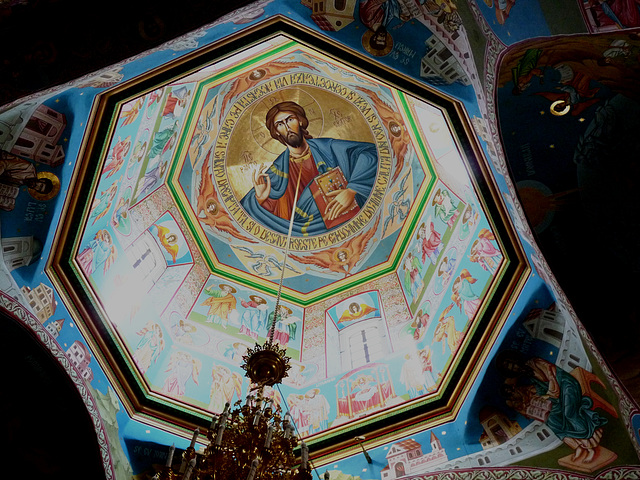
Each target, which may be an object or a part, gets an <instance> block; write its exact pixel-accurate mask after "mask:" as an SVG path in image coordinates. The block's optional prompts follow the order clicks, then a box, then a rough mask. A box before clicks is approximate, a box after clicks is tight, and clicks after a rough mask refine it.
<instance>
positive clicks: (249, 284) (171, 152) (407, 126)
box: [0, 0, 640, 480]
mask: <svg viewBox="0 0 640 480" xmlns="http://www.w3.org/2000/svg"><path fill="white" fill-rule="evenodd" d="M561 3H562V4H563V6H564V7H566V9H567V11H568V12H571V13H570V14H569V15H570V18H569V20H567V21H568V22H569V21H571V22H573V23H572V24H573V25H576V24H579V25H581V28H582V30H581V31H575V32H574V31H572V32H559V31H556V29H557V23H554V22H550V21H549V11H548V6H546V5H542V4H537V3H535V4H532V5H525V4H519V3H518V4H516V2H509V1H508V2H501V1H500V2H495V1H494V2H491V1H484V2H479V3H478V2H475V1H474V0H470V1H468V2H467V1H465V0H456V1H453V0H447V1H438V2H432V1H426V2H422V1H420V2H403V1H399V0H387V1H385V2H377V1H373V0H360V1H356V0H346V1H342V2H339V1H335V2H334V1H330V2H327V3H326V5H325V4H324V2H316V1H313V2H289V1H276V0H261V1H258V2H255V3H252V4H249V5H248V6H246V7H243V8H241V9H239V10H237V11H235V12H234V13H232V14H230V15H229V16H226V17H223V18H221V19H220V20H218V21H217V22H216V23H215V24H212V25H208V26H203V27H202V28H201V29H199V30H196V31H194V32H192V33H190V34H188V35H186V36H184V37H181V38H179V39H176V40H175V41H173V42H170V43H168V44H165V45H163V46H162V47H159V48H157V49H154V50H152V51H149V52H146V53H145V54H143V55H140V56H139V57H136V58H132V59H130V60H128V61H126V62H122V63H121V64H118V65H114V66H111V67H109V68H108V69H105V70H103V71H100V72H95V73H94V74H91V75H87V76H86V77H83V78H81V79H78V80H77V81H75V82H72V84H69V85H66V86H64V87H60V88H56V89H51V90H49V91H46V92H41V93H40V94H39V95H34V96H31V97H29V98H26V99H23V100H21V101H19V102H14V103H13V104H11V105H8V106H5V107H2V108H0V146H1V147H2V152H1V154H2V156H1V157H0V208H1V209H2V210H3V212H2V217H0V221H1V224H0V227H1V231H0V234H1V240H2V247H3V248H2V258H3V262H0V268H2V274H1V275H0V284H1V285H2V288H0V290H1V294H0V300H1V305H2V311H3V313H7V314H10V316H11V317H12V318H15V319H17V320H18V321H19V322H20V323H21V324H23V325H25V326H26V327H28V328H29V329H30V331H33V332H34V333H35V336H36V337H37V338H39V339H40V340H39V341H40V342H42V343H43V344H45V346H46V347H47V349H48V350H49V351H51V352H52V353H53V356H54V358H56V359H57V361H58V362H60V363H61V364H62V366H63V368H64V369H65V371H66V372H67V374H68V375H69V376H70V377H71V378H72V379H73V381H74V382H75V383H76V385H77V386H78V390H79V391H80V392H82V395H83V401H84V403H85V404H86V405H87V408H88V410H89V411H90V412H92V413H91V416H92V418H93V420H94V424H95V428H96V434H97V436H98V437H99V438H100V439H101V440H100V442H99V444H100V448H101V452H102V457H103V459H104V460H103V462H104V469H105V472H106V477H107V478H118V479H120V478H123V479H124V478H140V479H142V478H150V477H152V476H153V475H154V474H155V473H156V472H157V471H158V470H159V468H160V466H161V465H162V464H164V461H165V460H166V454H167V452H168V447H169V446H170V445H171V444H172V443H175V444H176V446H177V448H178V449H184V448H186V446H187V445H188V440H189V439H190V438H191V431H192V429H193V427H195V426H199V427H200V428H201V431H203V429H204V428H205V426H206V425H208V424H209V422H210V420H211V417H212V415H214V414H218V413H220V412H221V411H222V410H223V409H224V408H225V404H226V403H227V402H229V403H232V404H233V403H235V402H242V401H243V400H244V398H245V396H247V394H248V392H249V391H250V389H251V388H253V387H254V385H251V384H250V383H249V380H248V379H247V378H246V377H245V375H244V370H243V369H242V368H241V364H242V362H243V356H244V355H245V354H246V352H247V351H248V350H249V349H250V348H252V347H253V346H254V345H255V344H256V343H263V342H264V341H265V340H266V339H267V338H269V337H270V336H271V337H272V338H273V340H274V342H276V343H277V344H279V345H280V346H281V347H282V348H285V349H286V352H287V355H288V356H289V357H290V358H291V365H292V367H291V369H290V371H289V373H288V376H287V377H286V378H285V379H284V381H283V383H282V385H277V386H275V387H274V388H269V389H268V395H269V397H270V398H272V399H273V402H274V405H277V406H278V408H280V409H281V410H282V411H283V412H289V414H290V415H291V417H292V418H293V421H294V423H295V428H296V434H297V435H298V436H299V437H300V438H301V439H304V440H305V441H307V442H308V443H309V445H311V447H312V448H311V456H312V459H313V462H314V468H316V473H317V474H318V476H322V475H323V474H324V472H325V471H326V472H328V475H329V478H331V479H348V478H354V479H363V480H373V479H381V480H382V479H384V480H387V479H389V480H390V479H418V478H420V479H428V478H429V479H430V478H434V479H436V478H438V479H444V478H461V479H462V478H473V477H472V476H473V475H474V474H475V473H474V472H477V471H478V469H481V471H482V472H484V473H486V478H567V479H568V478H580V479H583V478H584V479H587V478H605V475H611V478H635V476H637V475H638V467H637V465H638V455H639V452H640V444H639V439H638V427H640V417H639V416H638V408H637V405H636V404H635V402H634V401H633V400H632V399H631V398H630V397H629V395H628V394H627V393H626V392H625V391H624V389H623V387H621V385H620V383H619V380H618V379H617V378H616V377H615V376H614V375H613V374H612V373H611V371H610V370H609V367H608V366H607V364H606V362H604V361H603V360H602V357H601V356H600V354H599V353H598V351H597V350H596V348H595V346H594V344H593V342H592V340H591V338H590V337H589V335H588V334H587V333H586V330H585V329H584V327H583V326H582V324H581V322H580V320H579V319H578V316H577V315H576V313H575V311H574V309H573V307H572V305H571V303H570V302H569V300H568V298H567V297H566V295H565V293H564V292H563V290H562V288H561V287H560V285H559V284H558V282H557V280H556V278H555V277H554V274H553V273H552V271H551V269H550V268H549V266H548V265H547V262H546V260H545V255H544V254H543V252H542V251H541V250H540V247H539V246H538V244H537V243H536V241H537V240H539V238H536V237H535V236H534V234H540V233H541V232H543V231H544V230H545V229H547V228H552V227H551V226H552V225H553V222H554V216H553V212H552V210H553V208H551V207H549V204H548V203H544V202H543V201H542V200H541V199H548V198H549V195H550V193H549V191H548V188H547V189H545V185H548V186H550V187H552V188H553V190H554V191H555V190H556V189H557V188H560V187H557V186H556V184H555V183H553V182H552V180H551V179H553V178H555V180H554V181H556V182H558V185H560V184H562V185H561V186H562V188H564V189H566V190H567V191H568V190H569V188H570V187H571V182H570V181H569V180H567V179H566V178H568V176H563V177H562V180H561V179H559V178H557V177H553V176H551V175H550V176H544V175H539V176H537V175H529V173H530V172H531V169H533V168H534V166H535V168H540V171H542V167H540V165H541V162H542V161H541V160H540V159H541V158H542V156H543V154H542V153H541V152H542V151H541V150H539V149H537V147H535V146H534V145H535V142H536V141H537V140H536V139H534V138H533V135H534V134H533V131H534V129H535V128H537V127H538V126H539V125H542V128H543V130H544V131H545V132H547V134H553V135H557V131H556V129H557V125H558V124H560V123H559V122H560V121H562V122H565V124H567V125H568V121H569V119H570V120H575V121H572V122H571V125H570V126H567V127H566V128H567V130H566V133H567V136H569V135H570V136H571V137H572V138H575V139H576V141H577V138H578V137H579V138H580V142H581V143H580V145H582V146H583V147H584V148H582V149H581V150H580V152H582V153H583V154H584V158H583V157H580V159H581V161H580V162H578V163H579V168H586V167H585V166H590V165H592V164H590V163H589V161H588V159H594V158H600V157H597V154H598V152H599V150H598V149H597V140H598V139H602V138H609V137H607V136H606V135H605V134H604V133H602V129H603V128H604V126H606V125H607V123H606V122H605V121H604V120H602V115H605V116H606V115H609V114H611V115H613V113H615V112H618V114H619V113H620V112H621V111H622V110H623V109H626V108H629V107H628V106H629V104H630V103H629V102H628V101H630V100H629V99H633V98H635V95H636V93H637V86H636V84H637V82H636V83H634V81H633V79H634V78H636V77H637V76H638V65H637V58H636V57H637V56H638V55H637V54H638V52H637V51H636V50H637V48H638V45H636V44H637V43H638V37H637V33H635V32H634V31H629V30H628V29H629V28H632V27H637V26H640V25H638V22H637V21H636V20H637V19H636V15H635V14H634V13H633V12H635V11H636V10H637V8H635V7H636V6H635V5H633V6H629V7H628V8H627V7H623V6H621V5H619V4H618V3H615V2H605V3H600V4H591V3H584V2H570V1H563V2H561ZM636 13H637V12H636ZM620 32H625V33H624V35H623V34H622V33H620ZM561 33H573V34H574V35H572V36H562V37H560V38H562V39H563V41H564V42H565V43H563V44H562V45H563V46H559V45H558V44H556V43H554V42H555V39H556V38H558V37H557V35H559V34H561ZM552 35H555V36H552ZM538 37H546V39H545V40H540V39H539V38H538ZM223 39H224V40H223ZM156 67H162V68H158V69H157V70H154V69H155V68H156ZM605 74H606V75H605ZM633 105H636V104H635V103H633ZM596 108H598V110H596ZM525 109H527V113H528V114H529V117H531V115H533V113H532V112H536V115H537V117H536V119H538V117H540V118H542V120H541V121H538V120H536V121H535V122H533V120H531V118H527V119H523V118H522V117H520V116H519V115H520V114H521V113H522V112H524V111H525ZM542 111H544V113H540V112H542ZM625 111H626V110H625ZM612 112H613V113H612ZM607 118H609V117H607ZM501 120H503V121H502V123H500V122H501ZM556 120H558V121H556ZM585 120H586V121H585ZM534 123H535V127H534V125H533V124H534ZM603 125H604V126H603ZM581 126H582V127H585V128H586V133H585V128H582V127H581ZM512 132H514V133H513V134H512ZM529 137H531V138H529ZM596 137H597V138H596ZM592 140H593V141H592ZM589 142H591V143H589ZM613 143H615V142H613ZM613 143H612V144H613ZM574 144H575V142H574ZM587 144H588V145H587ZM592 144H593V145H592ZM527 145H529V146H528V147H527ZM589 146H593V148H591V149H589V148H587V147H589ZM527 149H528V150H527ZM548 150H549V149H546V150H545V152H546V151H548ZM551 150H554V149H551ZM513 151H519V152H520V153H522V155H524V157H522V158H525V157H526V158H525V160H524V161H523V164H522V165H521V164H519V163H518V162H517V161H514V160H512V159H511V157H510V156H509V154H510V152H513ZM523 152H524V153H523ZM527 152H528V153H527ZM594 152H595V153H594ZM525 153H526V154H527V155H529V156H527V155H525ZM553 153H554V152H553V151H552V152H551V154H553ZM545 155H546V154H545ZM519 158H520V157H519ZM527 158H528V159H529V160H526V159H527ZM550 158H551V157H550ZM527 161H528V162H529V163H526V162H527ZM518 165H520V168H518V167H517V166H518ZM549 168H550V167H547V169H549ZM511 169H513V171H511ZM527 169H528V170H527ZM523 172H524V175H528V176H529V177H532V178H530V179H529V180H528V183H527V182H525V181H520V182H519V183H518V184H517V185H516V184H515V183H514V178H515V177H517V178H518V179H521V177H522V175H523ZM533 177H535V178H533ZM581 178H582V179H584V177H581ZM591 186H592V187H593V185H591ZM523 192H524V193H529V194H530V195H534V197H531V196H526V195H524V193H523ZM536 194H537V196H535V195H536ZM570 194H571V192H569V193H567V195H570ZM523 206H524V208H523ZM546 207H548V208H546ZM525 211H526V216H525ZM533 214H538V216H536V217H535V218H534V217H532V215H533ZM612 215H614V214H613V213H612ZM534 219H535V220H537V222H536V221H534ZM556 220H557V219H556ZM289 235H290V236H291V239H290V242H289V241H288V236H289ZM541 238H542V241H548V239H546V238H545V237H544V236H543V237H541ZM555 240H556V241H559V237H556V238H555ZM285 252H287V253H286V254H285ZM280 282H282V289H281V292H280V293H281V304H282V305H283V310H284V314H283V315H282V316H281V317H280V318H279V319H277V321H276V322H273V320H274V319H273V316H274V315H273V311H274V307H275V304H276V299H277V297H278V292H279V290H280V288H279V287H280ZM355 435H362V437H357V438H359V440H357V441H356V440H355V439H354V438H353V437H354V436H355ZM202 440H204V437H201V438H199V440H198V446H199V447H201V446H202V443H201V441H202ZM360 442H364V445H365V446H366V449H367V453H368V455H370V456H371V458H372V461H371V462H368V461H367V459H366V457H365V456H364V455H363V454H362V447H361V446H360ZM332 444H333V445H336V446H337V447H336V448H330V447H328V446H329V445H332ZM314 446H316V447H317V450H318V452H319V451H320V450H322V453H321V454H320V453H318V454H316V456H315V457H314V454H313V447H314ZM536 475H537V476H536ZM325 478H327V477H326V476H325Z"/></svg>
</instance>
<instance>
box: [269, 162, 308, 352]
mask: <svg viewBox="0 0 640 480" xmlns="http://www.w3.org/2000/svg"><path fill="white" fill-rule="evenodd" d="M301 178H302V167H300V172H299V173H298V181H297V182H296V193H295V195H294V196H293V207H292V208H291V219H290V220H289V232H288V233H287V243H286V246H285V250H284V259H283V260H282V270H281V271H280V283H279V284H278V294H277V296H276V307H275V309H274V311H273V320H272V321H271V331H270V332H269V343H273V336H274V334H275V331H276V319H277V318H279V315H280V297H281V295H282V283H283V282H284V271H285V270H286V268H287V259H288V258H289V247H290V245H291V233H292V231H293V219H294V218H295V215H296V206H297V205H298V191H299V189H300V179H301Z"/></svg>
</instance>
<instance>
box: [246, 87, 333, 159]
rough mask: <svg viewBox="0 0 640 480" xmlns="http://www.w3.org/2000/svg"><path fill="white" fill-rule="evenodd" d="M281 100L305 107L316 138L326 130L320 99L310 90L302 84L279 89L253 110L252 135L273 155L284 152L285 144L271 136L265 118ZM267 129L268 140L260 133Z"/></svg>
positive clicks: (310, 128) (310, 130)
mask: <svg viewBox="0 0 640 480" xmlns="http://www.w3.org/2000/svg"><path fill="white" fill-rule="evenodd" d="M281 102H296V103H297V104H298V105H300V106H301V107H302V108H304V111H305V113H306V115H307V120H309V126H308V127H307V130H308V131H309V133H310V134H311V135H312V136H313V137H314V138H317V137H320V136H322V132H323V130H324V115H323V112H322V108H320V104H319V103H318V101H317V100H316V99H315V98H314V97H313V96H312V95H311V94H310V93H309V92H307V91H306V90H305V89H303V88H301V87H300V86H296V88H284V89H282V90H278V91H277V92H275V93H274V94H272V95H269V96H268V97H265V98H264V99H262V100H260V101H259V102H258V103H256V105H255V106H254V107H253V110H252V111H251V136H252V137H253V139H254V140H255V142H256V143H257V144H258V145H260V147H261V148H263V149H264V150H266V151H267V152H269V153H271V154H273V155H280V153H282V149H283V145H282V144H281V143H280V142H279V141H277V140H276V139H274V138H271V134H269V133H268V130H267V127H266V125H265V118H266V116H267V112H268V111H269V109H270V108H271V107H273V106H274V105H276V104H278V103H281ZM265 131H267V135H266V137H265V138H266V141H265V140H261V139H260V136H259V135H258V134H259V133H261V132H265Z"/></svg>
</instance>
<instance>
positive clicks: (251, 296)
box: [249, 295, 267, 304]
mask: <svg viewBox="0 0 640 480" xmlns="http://www.w3.org/2000/svg"><path fill="white" fill-rule="evenodd" d="M249 298H250V299H251V300H252V301H254V302H256V303H258V304H262V303H267V301H266V300H265V299H264V298H262V297H259V296H258V295H249Z"/></svg>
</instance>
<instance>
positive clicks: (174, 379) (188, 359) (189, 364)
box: [162, 351, 202, 397]
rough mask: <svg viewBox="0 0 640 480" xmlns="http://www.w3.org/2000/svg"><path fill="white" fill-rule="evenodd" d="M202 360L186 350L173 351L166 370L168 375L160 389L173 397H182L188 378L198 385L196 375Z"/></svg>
mask: <svg viewBox="0 0 640 480" xmlns="http://www.w3.org/2000/svg"><path fill="white" fill-rule="evenodd" d="M201 368H202V362H201V361H200V360H199V359H197V358H193V357H192V356H191V354H189V353H187V352H181V351H178V352H174V353H173V354H172V355H171V359H170V360H169V365H168V367H167V369H166V370H165V371H166V372H169V375H168V376H167V378H166V379H165V381H164V385H163V387H162V391H163V392H164V393H167V394H169V395H171V396H173V397H182V396H183V395H184V394H185V392H186V387H187V382H188V381H189V379H191V380H193V383H195V384H196V385H198V375H199V374H200V369H201Z"/></svg>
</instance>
